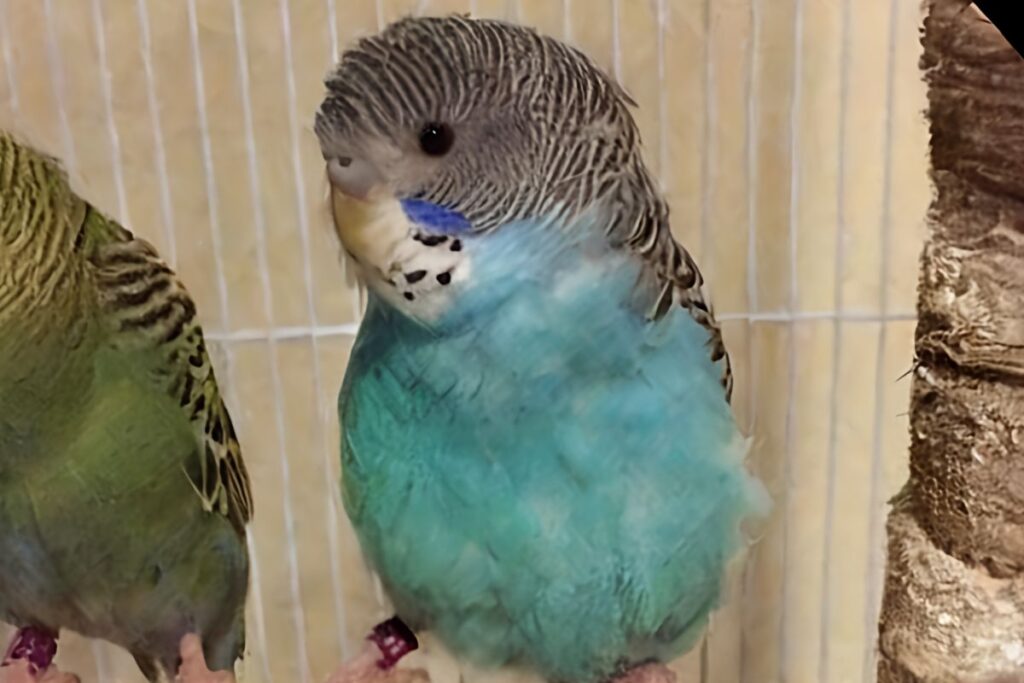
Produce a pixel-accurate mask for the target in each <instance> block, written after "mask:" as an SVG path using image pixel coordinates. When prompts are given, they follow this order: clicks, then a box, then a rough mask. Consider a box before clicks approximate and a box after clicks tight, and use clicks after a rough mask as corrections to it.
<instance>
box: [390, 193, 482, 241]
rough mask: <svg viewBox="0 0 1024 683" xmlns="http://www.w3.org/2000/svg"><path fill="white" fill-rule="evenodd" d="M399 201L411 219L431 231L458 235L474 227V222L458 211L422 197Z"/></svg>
mask: <svg viewBox="0 0 1024 683" xmlns="http://www.w3.org/2000/svg"><path fill="white" fill-rule="evenodd" d="M399 203H400V204H401V205H402V210H403V211H405V215H406V216H408V217H409V220H410V221H412V222H413V223H415V224H417V225H420V226H423V227H424V228H427V229H428V230H430V231H431V232H439V233H442V234H445V235H458V234H460V233H463V232H467V231H468V230H469V229H470V228H472V227H473V224H472V223H470V222H469V220H467V219H466V217H465V216H463V215H462V214H461V213H459V212H458V211H452V210H451V209H446V208H444V207H443V206H438V205H437V204H431V203H430V202H427V201H424V200H422V199H402V200H400V202H399Z"/></svg>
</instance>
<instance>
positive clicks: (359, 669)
mask: <svg viewBox="0 0 1024 683" xmlns="http://www.w3.org/2000/svg"><path fill="white" fill-rule="evenodd" d="M366 640H367V641H368V642H367V643H366V647H365V648H364V649H363V651H362V652H361V653H360V654H359V656H357V657H356V658H355V659H352V660H350V661H348V662H346V663H345V664H343V665H342V666H341V668H340V669H338V670H337V671H335V672H334V673H333V674H331V677H330V678H329V679H328V681H327V683H429V681H430V677H429V676H428V675H427V672H426V671H424V670H423V669H399V668H397V667H396V666H395V665H396V664H398V662H399V660H401V659H402V657H405V656H406V655H407V654H409V653H410V652H412V651H413V650H415V649H417V648H418V647H419V642H418V641H417V640H416V635H415V634H414V633H413V632H412V630H411V629H410V628H409V627H408V626H406V625H405V623H404V622H403V621H402V620H401V619H399V618H398V617H392V618H391V619H388V620H387V621H385V622H383V623H380V624H377V626H375V627H374V629H373V632H372V633H370V635H369V636H367V638H366Z"/></svg>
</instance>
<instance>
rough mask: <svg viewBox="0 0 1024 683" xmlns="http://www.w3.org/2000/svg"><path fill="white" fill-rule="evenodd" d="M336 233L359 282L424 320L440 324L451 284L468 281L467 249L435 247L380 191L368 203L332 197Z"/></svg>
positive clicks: (447, 242) (450, 241) (449, 240)
mask: <svg viewBox="0 0 1024 683" xmlns="http://www.w3.org/2000/svg"><path fill="white" fill-rule="evenodd" d="M331 205H332V214H333V217H334V228H335V230H336V231H337V233H338V237H339V238H340V239H341V244H342V246H343V247H344V248H345V251H346V253H347V254H348V256H349V258H350V259H351V261H352V264H353V270H354V271H355V272H356V275H357V277H359V279H360V280H361V281H362V282H363V284H365V285H366V286H367V287H368V288H371V289H373V290H374V291H375V292H376V293H377V294H378V295H379V296H381V297H382V298H384V299H385V300H386V301H387V302H388V303H389V304H391V305H392V306H394V307H395V308H397V309H399V310H401V311H403V312H405V313H406V314H408V315H410V316H411V317H415V318H419V319H421V320H424V321H432V320H436V319H437V318H438V317H440V315H441V314H442V313H443V312H444V311H445V310H446V309H447V307H448V305H449V303H450V301H451V292H452V285H455V284H458V283H462V282H465V281H467V280H468V279H469V276H470V270H471V269H470V259H469V257H468V255H467V253H466V251H465V250H458V251H453V250H452V244H453V242H455V239H456V238H452V237H449V238H447V239H446V240H445V241H444V242H442V243H440V244H435V245H432V246H431V245H428V244H425V243H424V242H423V241H421V240H417V239H416V237H417V236H418V235H425V234H426V233H423V232H422V231H420V230H419V229H418V228H417V226H416V225H415V224H413V223H412V222H411V221H410V220H409V217H408V216H407V215H406V214H405V211H403V210H402V205H401V204H400V203H399V202H398V200H397V199H395V197H393V196H391V195H388V194H387V193H386V192H384V191H382V190H379V189H376V190H373V191H371V192H370V193H369V194H368V195H367V198H366V199H365V200H363V199H355V198H353V197H350V196H348V195H345V194H344V193H342V192H339V191H337V190H333V191H332V192H331Z"/></svg>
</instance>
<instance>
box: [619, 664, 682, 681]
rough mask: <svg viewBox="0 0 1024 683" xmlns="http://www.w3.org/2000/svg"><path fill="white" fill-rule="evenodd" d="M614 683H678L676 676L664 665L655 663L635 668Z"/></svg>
mask: <svg viewBox="0 0 1024 683" xmlns="http://www.w3.org/2000/svg"><path fill="white" fill-rule="evenodd" d="M612 683H676V675H675V674H674V673H672V670H671V669H669V668H668V667H667V666H665V665H664V664H660V663H657V662H654V663H651V664H641V665H640V666H637V667H633V668H632V669H630V670H629V671H627V672H625V673H624V674H622V675H621V676H619V677H618V678H615V679H614V680H613V681H612Z"/></svg>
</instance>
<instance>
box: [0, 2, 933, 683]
mask: <svg viewBox="0 0 1024 683" xmlns="http://www.w3.org/2000/svg"><path fill="white" fill-rule="evenodd" d="M448 12H472V13H473V14H475V15H479V16H487V17H503V18H507V19H510V20H514V21H518V22H523V23H526V24H530V25H533V26H536V27H538V28H539V29H541V30H542V31H544V32H546V33H548V34H551V35H554V36H558V37H563V38H565V39H566V40H568V41H570V42H572V43H574V44H576V45H578V46H580V47H581V48H583V49H584V50H585V51H587V52H588V53H589V54H590V55H592V56H593V57H594V58H596V59H597V61H598V62H600V63H601V64H602V65H603V66H604V67H605V68H606V69H607V70H608V71H609V72H611V73H613V74H614V75H615V76H616V77H617V78H618V79H619V81H620V82H621V83H623V84H624V85H625V87H626V88H627V90H629V91H630V93H631V94H632V95H633V96H634V97H635V99H636V100H637V101H638V102H639V103H640V109H639V110H638V111H637V112H636V116H637V119H638V121H639V124H640V128H641V130H642V133H643V139H644V142H645V146H646V154H647V159H648V161H649V164H650V165H651V167H652V168H653V169H654V170H655V171H656V172H657V173H658V175H659V177H660V179H661V183H662V187H663V189H664V191H665V193H666V194H667V196H668V197H669V199H670V201H671V205H672V216H673V228H674V231H675V233H676V235H677V236H678V237H679V239H680V240H681V241H682V242H683V243H684V244H685V245H686V247H687V248H688V249H689V250H690V251H691V252H692V253H693V254H694V255H695V256H696V258H697V260H698V262H699V264H700V265H701V267H702V269H703V271H704V273H705V275H706V277H707V279H708V281H709V283H710V291H711V297H712V301H713V303H714V306H715V308H716V311H717V312H718V314H719V318H720V319H721V320H723V321H724V328H725V333H726V343H727V346H728V348H729V349H730V351H731V354H732V356H733V363H734V368H735V372H736V377H737V380H736V392H735V395H734V406H735V410H736V413H737V417H738V419H739V421H740V423H741V425H743V426H744V428H745V429H746V430H747V431H748V432H749V433H750V434H751V435H753V437H754V443H755V447H754V451H753V455H752V466H753V468H754V469H755V470H756V471H757V473H758V474H759V475H760V476H761V477H762V478H763V479H764V480H765V482H766V484H767V485H768V487H769V488H770V490H771V491H772V493H773V495H774V497H775V499H776V509H775V512H774V515H773V517H772V518H771V520H770V521H769V523H768V524H767V525H766V526H765V527H764V529H763V530H762V534H761V537H760V541H759V543H758V545H756V546H755V547H754V550H753V551H752V552H751V554H750V556H749V558H748V562H747V564H746V566H745V567H743V568H741V569H740V570H738V571H736V572H735V575H734V577H733V578H732V579H731V589H730V594H731V599H730V601H729V603H728V605H727V606H725V607H724V608H723V609H722V610H720V612H718V613H717V615H716V616H715V618H714V621H713V624H712V627H711V629H710V632H709V635H708V637H707V639H706V642H704V643H703V644H702V645H701V646H700V647H699V648H698V649H697V650H696V651H694V652H693V653H691V655H689V656H688V657H686V658H685V659H684V660H683V661H681V662H680V663H679V665H678V666H679V671H680V673H681V674H682V680H681V683H690V682H691V681H701V682H702V683H704V682H712V683H739V682H748V681H749V682H757V683H769V682H772V681H787V682H792V683H804V682H806V683H815V682H820V683H831V682H839V681H844V682H845V681H858V682H859V681H873V680H874V670H875V666H874V640H875V634H876V621H877V613H878V609H879V604H880V596H881V582H882V567H883V562H884V528H883V527H884V520H885V514H886V502H887V500H888V499H889V498H890V497H891V496H892V495H893V494H894V493H896V491H898V490H899V488H900V486H901V485H902V483H903V481H904V480H905V478H906V460H907V455H906V447H907V443H908V435H907V420H906V417H905V415H904V413H905V411H906V409H907V403H908V391H909V382H907V381H899V378H900V376H901V375H902V374H903V373H904V372H905V371H907V370H908V369H909V368H910V365H911V361H912V348H913V347H912V338H913V329H914V302H915V287H916V279H917V260H918V253H919V251H920V248H921V245H922V240H923V237H924V234H925V230H924V226H925V223H924V221H925V216H926V211H927V205H928V202H929V199H930V185H929V182H928V178H927V173H926V168H927V167H926V152H927V127H926V124H925V120H924V116H923V109H924V107H925V90H924V85H923V83H922V82H921V78H920V74H919V69H918V64H917V61H918V57H919V52H920V47H919V43H918V31H919V27H920V22H921V17H920V10H919V7H918V4H917V3H915V2H908V1H907V0H856V1H855V0H834V1H833V2H824V1H822V0H477V1H476V2H471V1H470V0H420V1H416V0H246V2H242V0H32V1H28V0H17V1H16V0H0V61H2V70H0V125H3V126H5V127H7V128H10V129H13V130H15V131H17V132H18V133H20V134H21V135H22V136H24V137H26V138H27V139H29V140H31V141H32V142H34V143H36V144H37V145H39V146H41V147H42V148H44V149H46V150H47V151H48V152H50V153H52V154H55V155H57V156H60V157H62V158H63V159H64V160H65V161H66V164H67V166H68V167H69V169H70V171H71V174H72V178H73V181H74V183H75V185H76V187H77V188H78V189H79V191H80V192H82V193H83V194H84V195H85V196H86V197H88V198H89V199H91V200H92V201H93V202H94V203H96V204H97V205H98V206H99V207H100V208H102V209H103V210H105V211H107V212H109V213H110V214H112V215H114V216H116V217H118V218H119V219H121V220H122V221H123V222H124V223H126V224H127V225H128V226H129V227H130V228H131V229H132V230H133V231H135V232H136V233H137V234H140V235H142V236H144V237H146V238H147V239H149V240H150V241H152V242H153V243H154V244H155V245H157V247H158V248H159V249H160V251H161V253H162V254H163V255H164V257H165V258H166V259H167V260H168V261H170V262H171V263H172V264H174V266H175V267H176V268H177V270H178V272H179V273H180V275H181V277H182V278H183V280H184V282H185V283H186V285H187V286H188V287H189V289H190V290H191V292H192V294H193V295H194V297H195V299H196V300H197V302H198V304H199V307H200V312H201V317H202V319H203V321H204V325H205V329H206V331H207V336H208V338H209V339H210V340H211V341H212V342H213V344H212V346H213V347H214V353H215V362H216V364H217V368H218V377H219V378H220V381H221V384H222V387H224V388H225V392H226V396H227V401H228V404H229V406H230V408H231V411H232V415H233V416H234V419H235V423H236V425H237V428H238V430H239V434H240V438H241V441H242V445H243V448H244V452H245V457H246V461H247V463H248V466H249V470H250V473H251V475H252V479H253V484H254V488H255V495H256V503H257V504H256V518H255V523H254V525H253V527H252V534H251V549H252V552H253V559H254V564H253V570H254V571H253V582H252V593H251V602H250V610H249V648H248V649H249V651H250V655H249V657H248V659H247V660H246V664H245V669H246V678H245V680H246V681H253V682H269V681H274V682H275V683H286V682H287V683H292V682H296V683H319V681H322V680H323V679H324V677H325V676H326V674H327V673H328V672H329V671H330V670H333V668H334V667H336V666H337V664H338V663H339V661H340V660H341V659H342V658H343V657H345V656H348V655H351V654H353V653H354V652H356V651H358V649H359V648H360V647H361V640H362V638H363V637H364V635H365V634H366V632H367V631H368V629H369V628H370V627H371V626H372V625H373V624H374V623H376V622H377V621H378V620H380V619H381V618H383V617H385V616H388V615H389V613H388V612H387V609H386V606H384V605H383V604H382V602H381V600H380V596H379V592H378V591H377V589H376V588H375V586H374V583H373V581H372V580H371V577H370V575H369V573H368V572H367V570H366V569H365V567H364V565H363V563H362V560H361V558H360V555H359V550H358V547H357V544H356V542H355V539H354V537H353V534H352V532H351V531H350V529H349V527H348V524H347V521H346V520H345V517H344V513H343V511H342V509H341V504H340V500H339V497H338V487H337V480H338V476H339V473H338V446H337V439H338V434H337V432H338V427H337V424H336V422H337V419H336V412H335V397H336V393H337V390H338V387H339V386H340V383H341V378H342V375H343V372H344V369H345V363H346V359H347V354H348V350H349V347H350V345H351V343H352V339H353V334H354V333H355V331H356V328H357V326H358V323H359V315H360V304H361V297H360V294H359V292H358V291H357V290H356V289H355V288H353V287H352V286H350V285H349V284H348V283H347V280H346V277H345V273H344V265H343V263H342V260H341V258H340V249H339V247H338V245H337V244H336V240H335V238H334V236H333V234H332V233H331V232H330V230H329V228H328V221H329V219H328V213H327V210H326V208H325V203H324V200H325V198H326V187H327V185H326V181H325V179H324V173H323V164H322V160H321V157H320V154H319V151H318V147H317V144H316V140H315V138H314V135H313V132H312V121H313V114H314V112H315V110H316V107H317V105H318V104H319V101H320V97H321V94H322V80H323V77H324V76H325V74H326V73H327V71H328V69H329V68H330V67H331V65H332V63H333V62H334V61H335V58H336V56H337V55H338V52H339V50H341V49H343V48H344V46H345V45H346V44H348V43H349V42H350V41H352V40H353V39H355V38H357V37H359V36H363V35H367V34H369V33H372V32H375V31H376V30H378V28H380V27H381V26H383V25H384V24H385V23H387V22H389V21H391V20H393V19H395V18H398V17H399V16H402V15H405V14H409V13H427V14H439V13H448ZM0 635H4V636H6V632H4V633H0ZM59 661H60V662H61V664H62V666H64V667H65V668H68V667H70V668H71V669H72V670H74V671H76V672H77V673H79V674H80V675H81V676H82V677H83V679H84V680H85V681H86V682H89V681H103V682H104V683H106V682H116V683H122V682H124V683H128V682H131V683H136V682H138V681H142V678H141V677H140V675H139V674H138V673H137V671H136V670H135V666H134V663H133V662H132V661H131V659H130V658H129V657H128V655H127V654H125V653H122V652H120V651H118V650H117V649H115V648H113V647H109V646H106V645H101V644H94V643H89V642H86V641H83V640H81V639H78V638H76V637H75V636H73V635H71V634H69V635H67V636H65V637H64V638H62V640H61V650H60V656H59ZM437 683H440V682H437Z"/></svg>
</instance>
